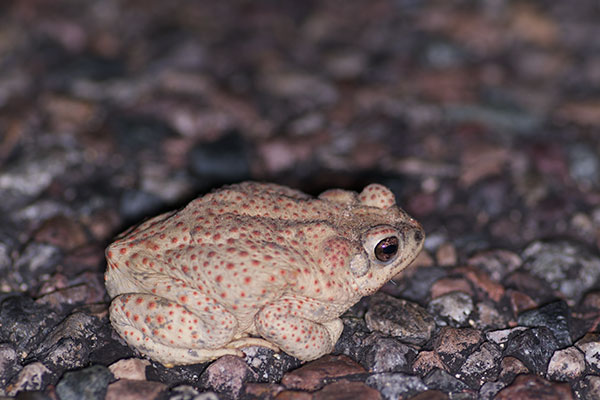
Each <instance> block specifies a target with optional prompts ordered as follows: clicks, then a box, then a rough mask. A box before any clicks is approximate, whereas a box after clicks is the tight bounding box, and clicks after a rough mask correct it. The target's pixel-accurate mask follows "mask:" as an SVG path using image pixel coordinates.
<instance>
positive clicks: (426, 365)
mask: <svg viewBox="0 0 600 400" xmlns="http://www.w3.org/2000/svg"><path fill="white" fill-rule="evenodd" d="M412 367H413V369H414V370H415V371H416V372H418V373H419V375H421V376H424V375H426V374H427V373H428V372H429V371H431V370H433V369H435V368H439V369H442V370H445V371H446V372H447V370H448V367H446V366H445V365H444V362H443V361H442V359H441V358H440V356H439V355H438V354H437V353H436V352H435V351H422V352H420V353H419V355H418V356H417V358H416V359H415V362H414V363H413V366H412Z"/></svg>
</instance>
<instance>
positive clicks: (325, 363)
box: [281, 355, 367, 390]
mask: <svg viewBox="0 0 600 400" xmlns="http://www.w3.org/2000/svg"><path fill="white" fill-rule="evenodd" d="M365 372H367V371H366V370H365V369H364V368H363V367H362V366H360V365H359V364H357V363H356V362H354V361H353V360H352V359H350V358H349V357H346V356H333V355H326V356H323V357H321V358H319V359H318V360H315V361H312V362H310V363H308V364H305V365H303V366H302V367H300V368H298V369H295V370H293V371H290V372H288V373H286V374H285V375H284V376H283V378H282V379H281V383H282V384H283V385H284V386H285V387H286V388H288V389H300V390H316V389H318V388H320V387H321V386H322V385H323V381H324V380H325V379H326V378H337V377H341V376H346V375H354V374H362V373H365Z"/></svg>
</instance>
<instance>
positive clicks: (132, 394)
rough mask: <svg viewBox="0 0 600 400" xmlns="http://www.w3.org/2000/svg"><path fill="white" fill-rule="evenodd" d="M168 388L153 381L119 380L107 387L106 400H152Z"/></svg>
mask: <svg viewBox="0 0 600 400" xmlns="http://www.w3.org/2000/svg"><path fill="white" fill-rule="evenodd" d="M167 388H168V386H167V385H165V384H163V383H160V382H154V381H138V380H129V379H121V380H118V381H116V382H114V383H111V384H110V385H108V390H107V391H106V397H105V399H106V400H152V399H157V398H159V395H160V393H161V392H163V391H165V390H167Z"/></svg>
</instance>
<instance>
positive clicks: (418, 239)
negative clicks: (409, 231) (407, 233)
mask: <svg viewBox="0 0 600 400" xmlns="http://www.w3.org/2000/svg"><path fill="white" fill-rule="evenodd" d="M414 238H415V242H417V243H421V242H422V241H423V239H424V235H423V231H421V230H416V231H415V236H414Z"/></svg>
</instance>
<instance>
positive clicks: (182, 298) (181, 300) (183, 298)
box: [179, 296, 188, 303]
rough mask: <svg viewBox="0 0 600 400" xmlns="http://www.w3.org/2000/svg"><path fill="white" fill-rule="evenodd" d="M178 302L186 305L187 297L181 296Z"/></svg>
mask: <svg viewBox="0 0 600 400" xmlns="http://www.w3.org/2000/svg"><path fill="white" fill-rule="evenodd" d="M179 301H180V302H182V303H187V301H188V299H187V296H181V297H179Z"/></svg>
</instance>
